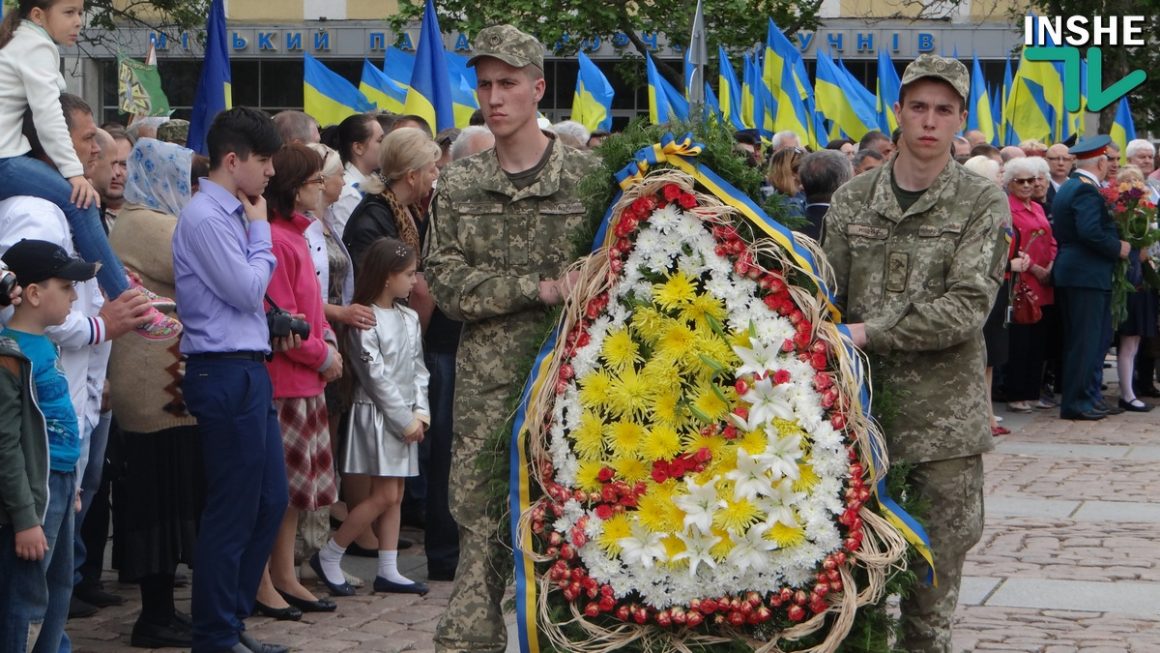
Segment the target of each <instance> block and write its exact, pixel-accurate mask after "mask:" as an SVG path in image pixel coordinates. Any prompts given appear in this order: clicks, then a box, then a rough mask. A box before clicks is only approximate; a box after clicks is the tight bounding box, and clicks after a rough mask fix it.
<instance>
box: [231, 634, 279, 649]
mask: <svg viewBox="0 0 1160 653" xmlns="http://www.w3.org/2000/svg"><path fill="white" fill-rule="evenodd" d="M238 643H239V644H241V645H242V646H245V647H246V648H248V649H250V650H251V651H253V653H290V647H289V646H282V645H281V644H265V643H263V642H259V641H258V640H256V639H254V638H253V637H250V636H249V635H248V634H246V633H238Z"/></svg>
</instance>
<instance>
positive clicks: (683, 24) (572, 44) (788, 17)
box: [390, 0, 821, 86]
mask: <svg viewBox="0 0 1160 653" xmlns="http://www.w3.org/2000/svg"><path fill="white" fill-rule="evenodd" d="M437 5H438V6H437V11H438V12H439V27H440V28H442V29H443V30H444V31H452V30H459V31H461V32H464V33H466V34H468V35H469V36H474V35H475V34H476V33H478V32H479V30H481V29H483V28H484V27H487V26H488V25H495V24H498V23H511V24H512V25H515V26H516V27H519V28H520V29H522V30H524V31H526V32H528V33H529V34H533V35H535V36H536V37H537V38H539V39H540V40H541V41H542V42H544V43H548V44H554V43H558V44H560V45H559V53H560V54H562V55H568V54H572V53H574V52H576V50H577V49H578V48H579V47H580V43H581V42H582V41H583V40H585V39H589V38H592V37H600V38H601V39H604V40H607V39H609V38H610V37H611V36H612V35H613V34H616V33H617V32H624V33H625V34H627V35H628V36H629V39H630V40H631V41H632V42H631V44H630V47H628V48H625V50H626V51H628V50H635V51H636V55H637V56H640V57H643V56H644V53H645V51H646V50H647V48H648V46H647V45H646V44H645V43H644V42H643V41H642V40H640V38H639V36H638V34H639V33H640V32H650V33H654V34H655V33H660V34H666V35H667V36H668V38H669V39H670V40H672V41H675V42H678V43H681V44H685V43H686V41H687V40H688V38H689V33H690V30H691V29H692V26H693V14H694V12H695V10H696V5H697V3H695V2H651V1H649V2H638V1H636V0H628V1H626V0H557V1H556V2H553V3H551V10H550V11H549V10H546V9H545V7H547V5H545V4H544V3H543V2H540V1H539V0H505V1H504V2H487V3H480V2H478V1H477V0H440V1H439V2H438V3H437ZM820 7H821V0H805V1H804V2H794V1H792V0H705V2H704V12H705V33H706V36H707V38H708V48H709V52H710V53H714V52H716V51H717V45H718V44H720V45H724V46H725V48H726V49H729V50H741V49H746V48H750V47H752V46H753V45H754V44H755V43H758V42H760V41H762V40H763V39H764V38H765V31H766V27H767V25H768V23H767V20H766V19H767V18H773V20H774V21H775V22H777V24H778V26H779V27H781V28H782V29H783V30H789V31H790V32H791V33H792V32H794V31H797V30H799V29H813V28H815V27H816V26H817V25H818V16H817V13H818V9H819V8H820ZM422 15H423V2H422V0H404V1H401V2H400V3H399V13H398V14H397V15H395V16H393V17H392V18H391V19H390V22H391V27H392V28H393V29H394V30H395V31H396V32H398V31H399V30H400V29H402V28H403V27H404V26H406V25H407V23H408V22H410V21H414V20H418V19H419V17H421V16H422ZM710 58H711V59H715V58H716V57H710ZM658 65H659V66H661V67H662V68H663V69H664V70H662V72H663V73H664V74H665V75H666V76H667V77H668V78H669V79H670V81H672V82H673V83H674V84H677V85H678V86H680V84H681V79H682V78H681V76H680V74H679V73H677V72H676V71H674V70H672V68H671V67H669V66H667V65H663V64H662V63H658Z"/></svg>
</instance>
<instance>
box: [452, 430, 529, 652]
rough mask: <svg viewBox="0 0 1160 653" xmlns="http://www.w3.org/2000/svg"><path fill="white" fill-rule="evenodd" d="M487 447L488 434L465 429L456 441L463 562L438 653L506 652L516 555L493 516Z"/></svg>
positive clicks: (455, 492) (455, 487)
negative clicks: (507, 603) (481, 461)
mask: <svg viewBox="0 0 1160 653" xmlns="http://www.w3.org/2000/svg"><path fill="white" fill-rule="evenodd" d="M501 414H502V413H501ZM484 446H486V441H485V440H484V439H483V438H476V437H464V436H463V434H462V433H457V434H456V437H455V440H454V443H453V445H452V451H451V483H450V485H451V488H450V497H449V498H450V507H451V515H452V516H453V517H454V518H455V521H456V523H458V524H459V566H458V567H457V568H456V570H455V588H454V589H453V590H452V591H451V599H450V601H449V603H448V605H447V610H446V611H445V612H444V613H443V618H442V619H440V620H439V625H438V627H437V628H436V629H435V650H436V651H437V652H438V653H503V651H504V650H506V648H507V627H506V625H505V624H504V616H503V610H502V608H501V601H502V600H503V593H504V590H505V589H506V587H507V579H508V576H509V574H510V572H511V568H512V553H511V551H510V550H507V549H506V548H504V547H503V546H501V545H500V543H499V536H498V529H499V528H500V526H501V524H499V523H497V522H496V521H495V520H494V519H492V518H491V517H490V516H489V515H488V510H487V497H488V482H489V479H488V478H487V475H486V474H484V473H483V472H481V471H479V469H478V468H477V459H478V457H479V454H480V452H481V451H483V448H484Z"/></svg>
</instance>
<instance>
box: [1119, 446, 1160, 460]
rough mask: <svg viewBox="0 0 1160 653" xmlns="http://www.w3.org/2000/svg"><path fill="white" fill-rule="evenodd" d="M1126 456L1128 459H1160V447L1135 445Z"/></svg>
mask: <svg viewBox="0 0 1160 653" xmlns="http://www.w3.org/2000/svg"><path fill="white" fill-rule="evenodd" d="M1124 457H1125V458H1127V459H1128V460H1160V447H1150V446H1146V445H1145V446H1135V447H1132V448H1131V449H1130V450H1128V455H1126V456H1124Z"/></svg>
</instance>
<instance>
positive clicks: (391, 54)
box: [383, 45, 415, 90]
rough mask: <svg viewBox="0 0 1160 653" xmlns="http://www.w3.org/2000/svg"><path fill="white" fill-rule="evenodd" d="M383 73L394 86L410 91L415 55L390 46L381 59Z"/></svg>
mask: <svg viewBox="0 0 1160 653" xmlns="http://www.w3.org/2000/svg"><path fill="white" fill-rule="evenodd" d="M383 72H384V73H386V74H387V77H390V78H391V80H392V81H394V82H395V83H396V84H398V85H399V86H401V87H403V88H404V89H406V90H410V88H411V76H412V75H414V74H415V55H413V54H411V53H410V52H404V51H403V50H400V49H399V48H397V47H395V46H393V45H392V46H391V47H389V48H387V54H386V55H385V56H384V57H383Z"/></svg>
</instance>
